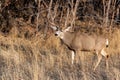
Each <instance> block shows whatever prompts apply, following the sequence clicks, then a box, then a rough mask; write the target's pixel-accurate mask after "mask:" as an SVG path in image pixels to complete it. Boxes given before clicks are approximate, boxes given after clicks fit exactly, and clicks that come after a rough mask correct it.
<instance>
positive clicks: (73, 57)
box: [71, 51, 75, 64]
mask: <svg viewBox="0 0 120 80" xmlns="http://www.w3.org/2000/svg"><path fill="white" fill-rule="evenodd" d="M71 53H72V64H73V63H74V59H75V51H71Z"/></svg>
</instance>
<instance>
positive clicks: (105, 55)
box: [101, 48, 109, 69]
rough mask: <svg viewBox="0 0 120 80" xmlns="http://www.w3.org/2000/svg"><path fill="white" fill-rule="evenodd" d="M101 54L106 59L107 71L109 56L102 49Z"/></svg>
mask: <svg viewBox="0 0 120 80" xmlns="http://www.w3.org/2000/svg"><path fill="white" fill-rule="evenodd" d="M101 54H102V55H103V56H104V57H105V58H106V67H107V69H108V58H109V55H108V54H107V53H106V52H105V50H104V48H103V49H102V50H101Z"/></svg>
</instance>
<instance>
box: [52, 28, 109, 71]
mask: <svg viewBox="0 0 120 80" xmlns="http://www.w3.org/2000/svg"><path fill="white" fill-rule="evenodd" d="M51 28H52V29H53V30H54V31H55V36H57V37H59V38H60V39H61V40H62V41H63V42H64V44H65V45H66V46H67V47H68V48H69V49H70V50H71V52H72V64H73V63H74V56H75V53H78V51H89V52H92V51H95V53H96V54H97V57H98V61H97V63H96V64H95V67H94V70H95V69H96V68H97V66H98V65H99V63H100V61H101V59H102V56H104V57H105V58H106V59H107V58H108V54H107V53H106V52H105V50H104V49H105V48H106V47H108V39H106V38H104V37H100V36H95V35H88V34H86V33H80V32H79V31H77V32H71V31H70V29H71V28H72V27H68V28H66V29H65V30H63V31H62V30H60V29H59V27H56V26H52V27H51Z"/></svg>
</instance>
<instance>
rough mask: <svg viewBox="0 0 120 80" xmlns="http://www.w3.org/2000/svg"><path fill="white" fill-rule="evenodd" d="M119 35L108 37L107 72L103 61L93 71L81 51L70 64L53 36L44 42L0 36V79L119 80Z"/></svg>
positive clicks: (89, 56)
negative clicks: (108, 55) (74, 61)
mask: <svg viewBox="0 0 120 80" xmlns="http://www.w3.org/2000/svg"><path fill="white" fill-rule="evenodd" d="M119 34H120V30H118V29H116V30H115V32H113V34H112V37H109V40H110V45H109V48H108V50H107V52H108V53H109V54H110V58H109V69H108V70H107V69H106V65H105V59H104V58H103V59H102V61H101V63H100V65H99V66H98V67H97V69H96V71H93V67H94V65H95V63H96V61H97V56H96V55H95V54H94V53H89V52H87V53H86V52H81V53H80V54H78V55H77V57H76V60H77V62H76V63H75V64H74V65H71V54H70V51H69V50H68V49H67V48H66V47H65V46H64V45H62V44H61V43H60V40H59V39H57V38H56V37H55V36H54V35H51V36H50V37H49V39H46V40H44V39H42V38H41V37H37V36H36V37H34V39H30V40H28V39H25V38H24V37H23V38H19V37H16V36H15V34H11V35H9V36H8V37H4V36H3V35H0V80H119V79H120V67H119V66H120V61H119V59H120V49H119V48H120V45H119V43H120V35H119ZM81 57H82V59H80V58H81ZM82 68H83V69H82ZM83 70H84V71H83Z"/></svg>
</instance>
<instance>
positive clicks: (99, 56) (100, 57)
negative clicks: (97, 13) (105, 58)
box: [94, 51, 102, 70]
mask: <svg viewBox="0 0 120 80" xmlns="http://www.w3.org/2000/svg"><path fill="white" fill-rule="evenodd" d="M96 54H97V57H98V61H97V63H96V65H95V67H94V70H95V69H96V68H97V66H98V65H99V63H100V61H101V59H102V55H101V54H99V52H98V51H96Z"/></svg>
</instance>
